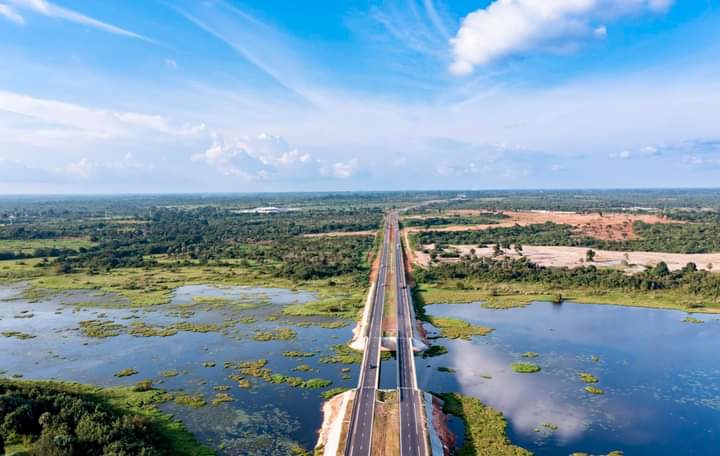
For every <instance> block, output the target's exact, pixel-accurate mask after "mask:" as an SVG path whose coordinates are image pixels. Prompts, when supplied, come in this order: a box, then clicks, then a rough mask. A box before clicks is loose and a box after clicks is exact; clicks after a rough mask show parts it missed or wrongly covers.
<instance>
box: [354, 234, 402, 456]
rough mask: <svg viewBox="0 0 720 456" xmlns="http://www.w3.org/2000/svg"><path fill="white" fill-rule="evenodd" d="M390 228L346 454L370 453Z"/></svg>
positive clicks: (366, 455)
mask: <svg viewBox="0 0 720 456" xmlns="http://www.w3.org/2000/svg"><path fill="white" fill-rule="evenodd" d="M390 230H391V225H390V223H388V224H387V225H386V227H385V239H384V242H383V248H382V253H381V254H380V267H379V269H378V279H377V284H376V286H375V291H374V297H373V299H372V308H371V309H370V317H369V320H370V324H369V329H368V336H367V337H368V339H367V344H366V346H365V353H364V354H363V360H362V364H361V366H360V381H359V382H358V389H357V392H356V394H355V401H354V402H353V409H352V417H351V421H350V427H349V429H348V435H347V441H346V442H347V443H346V445H345V455H346V456H369V455H371V454H372V431H373V419H374V415H375V397H376V394H377V388H378V380H379V374H380V345H381V341H382V340H381V338H382V314H383V307H384V305H385V283H386V281H387V274H388V268H387V259H388V252H389V250H390Z"/></svg>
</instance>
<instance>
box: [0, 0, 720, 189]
mask: <svg viewBox="0 0 720 456" xmlns="http://www.w3.org/2000/svg"><path fill="white" fill-rule="evenodd" d="M719 183H720V2H717V1H715V0H675V1H673V0H542V1H538V0H494V1H492V0H452V1H451V0H395V1H390V0H364V1H358V0H346V1H342V2H339V1H337V0H295V1H287V0H243V1H241V0H225V1H222V0H103V1H102V2H97V1H89V0H53V1H50V0H0V193H2V194H17V193H186V192H265V191H334V190H338V191H355V190H406V189H417V190H422V189H467V190H474V189H508V188H645V187H717V186H718V184H719Z"/></svg>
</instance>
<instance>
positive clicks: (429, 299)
mask: <svg viewBox="0 0 720 456" xmlns="http://www.w3.org/2000/svg"><path fill="white" fill-rule="evenodd" d="M417 291H418V294H419V296H420V298H421V301H422V302H424V303H425V304H426V305H429V304H449V303H474V302H482V303H483V304H482V306H483V307H485V308H489V309H510V308H515V307H524V306H526V305H528V304H531V303H532V302H535V301H546V302H552V301H553V300H554V298H555V297H556V296H557V295H562V296H563V300H564V302H567V301H571V302H577V303H583V304H608V305H619V306H631V307H646V308H654V309H675V310H683V311H688V312H693V313H720V299H717V298H716V299H713V298H707V297H703V296H699V295H694V294H691V293H689V292H687V291H684V290H615V289H612V290H603V289H594V288H593V289H583V288H568V289H564V288H563V289H560V288H553V287H549V286H547V285H542V284H525V283H502V284H497V283H472V284H468V285H466V289H463V290H461V289H457V288H453V287H452V286H450V285H447V286H442V285H429V284H424V285H423V286H422V287H420V288H419V289H418V290H417Z"/></svg>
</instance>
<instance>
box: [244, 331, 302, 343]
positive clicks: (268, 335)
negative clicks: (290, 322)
mask: <svg viewBox="0 0 720 456" xmlns="http://www.w3.org/2000/svg"><path fill="white" fill-rule="evenodd" d="M296 337H297V333H296V332H295V331H294V330H292V329H291V328H275V329H273V330H270V331H256V332H255V336H253V339H255V340H257V341H259V342H268V341H271V340H292V339H295V338H296Z"/></svg>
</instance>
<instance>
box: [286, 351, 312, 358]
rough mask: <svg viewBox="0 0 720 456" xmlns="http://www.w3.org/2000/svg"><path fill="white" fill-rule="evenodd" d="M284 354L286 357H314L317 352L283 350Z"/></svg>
mask: <svg viewBox="0 0 720 456" xmlns="http://www.w3.org/2000/svg"><path fill="white" fill-rule="evenodd" d="M283 356H285V357H286V358H312V357H313V356H315V352H301V351H286V352H283Z"/></svg>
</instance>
